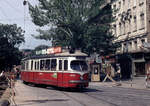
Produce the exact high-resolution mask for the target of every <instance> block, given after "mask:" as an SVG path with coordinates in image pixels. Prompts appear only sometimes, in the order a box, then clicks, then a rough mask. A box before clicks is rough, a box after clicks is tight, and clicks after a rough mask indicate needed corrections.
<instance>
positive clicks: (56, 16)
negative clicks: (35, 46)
mask: <svg viewBox="0 0 150 106" xmlns="http://www.w3.org/2000/svg"><path fill="white" fill-rule="evenodd" d="M29 10H30V14H31V17H32V21H33V23H34V24H36V25H38V26H41V27H42V26H46V25H47V26H52V27H51V28H50V29H48V30H41V29H39V30H38V31H39V32H40V34H39V35H38V36H35V37H36V38H38V39H45V40H52V44H53V45H54V46H55V45H60V46H65V47H68V48H73V49H81V50H82V51H85V52H87V53H89V54H90V53H92V52H97V53H99V52H100V51H104V53H106V54H108V53H110V52H113V51H114V50H115V45H114V44H113V43H112V39H113V36H112V34H111V32H110V28H111V25H110V23H111V22H112V21H113V17H112V10H111V6H110V4H106V0H39V4H38V5H36V6H32V5H31V4H30V3H29Z"/></svg>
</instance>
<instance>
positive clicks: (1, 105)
mask: <svg viewBox="0 0 150 106" xmlns="http://www.w3.org/2000/svg"><path fill="white" fill-rule="evenodd" d="M10 97H11V95H10V88H7V89H6V90H5V92H4V93H3V95H2V96H1V98H0V106H9V105H10Z"/></svg>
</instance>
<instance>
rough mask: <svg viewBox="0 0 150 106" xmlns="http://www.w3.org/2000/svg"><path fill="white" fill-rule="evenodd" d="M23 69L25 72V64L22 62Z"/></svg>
mask: <svg viewBox="0 0 150 106" xmlns="http://www.w3.org/2000/svg"><path fill="white" fill-rule="evenodd" d="M21 69H22V70H25V62H22V64H21Z"/></svg>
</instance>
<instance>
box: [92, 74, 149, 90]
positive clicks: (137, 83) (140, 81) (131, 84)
mask: <svg viewBox="0 0 150 106" xmlns="http://www.w3.org/2000/svg"><path fill="white" fill-rule="evenodd" d="M119 83H121V85H119ZM145 83H146V82H145V77H134V78H133V80H132V81H131V80H130V79H129V80H126V81H125V80H123V81H117V82H116V83H114V82H91V83H90V84H91V85H97V86H109V87H113V86H118V87H124V88H134V89H147V90H150V88H147V87H146V85H145ZM149 86H150V85H149Z"/></svg>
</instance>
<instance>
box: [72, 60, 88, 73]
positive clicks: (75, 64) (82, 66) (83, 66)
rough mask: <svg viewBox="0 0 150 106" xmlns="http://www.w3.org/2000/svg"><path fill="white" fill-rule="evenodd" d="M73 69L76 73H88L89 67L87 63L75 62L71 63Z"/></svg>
mask: <svg viewBox="0 0 150 106" xmlns="http://www.w3.org/2000/svg"><path fill="white" fill-rule="evenodd" d="M71 69H73V70H76V71H87V70H88V66H87V64H86V62H85V61H79V60H74V61H71Z"/></svg>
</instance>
